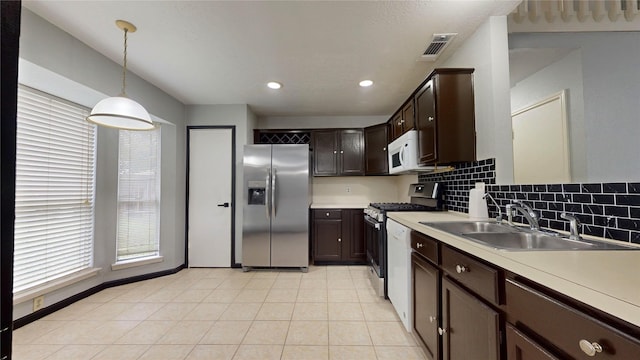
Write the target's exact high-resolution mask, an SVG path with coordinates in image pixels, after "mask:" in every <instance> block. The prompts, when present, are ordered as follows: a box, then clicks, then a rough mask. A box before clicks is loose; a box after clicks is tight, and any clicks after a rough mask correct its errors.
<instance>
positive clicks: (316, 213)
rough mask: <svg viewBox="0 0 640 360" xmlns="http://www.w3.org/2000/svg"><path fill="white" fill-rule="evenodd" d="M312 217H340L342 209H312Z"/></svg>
mask: <svg viewBox="0 0 640 360" xmlns="http://www.w3.org/2000/svg"><path fill="white" fill-rule="evenodd" d="M313 218H314V219H342V210H336V209H315V210H313Z"/></svg>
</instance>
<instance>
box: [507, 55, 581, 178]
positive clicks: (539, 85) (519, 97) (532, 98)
mask: <svg viewBox="0 0 640 360" xmlns="http://www.w3.org/2000/svg"><path fill="white" fill-rule="evenodd" d="M562 90H567V91H566V96H567V112H568V126H569V146H570V154H571V156H570V168H571V180H572V182H586V181H588V180H587V179H588V177H587V154H586V147H585V145H586V144H585V141H586V138H585V131H584V101H583V95H582V93H583V91H582V52H581V51H580V50H575V51H572V52H571V53H569V54H568V55H567V56H565V57H563V58H562V59H560V60H558V61H556V62H555V63H553V64H550V65H549V66H547V67H545V68H543V69H541V70H540V71H538V72H536V73H535V74H532V75H531V76H529V77H527V78H526V79H523V80H521V81H520V82H518V83H517V84H516V85H515V86H514V87H512V88H511V112H512V113H514V112H516V111H518V110H521V109H524V108H526V107H528V106H530V105H532V104H535V103H537V102H539V101H540V100H543V99H545V98H548V97H549V96H550V95H552V94H556V93H558V92H560V91H562ZM544 141H545V139H540V146H544Z"/></svg>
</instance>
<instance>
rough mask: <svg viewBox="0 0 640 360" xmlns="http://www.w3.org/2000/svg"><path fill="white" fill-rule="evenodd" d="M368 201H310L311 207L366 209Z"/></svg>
mask: <svg viewBox="0 0 640 360" xmlns="http://www.w3.org/2000/svg"><path fill="white" fill-rule="evenodd" d="M368 206H369V203H366V204H364V203H345V204H339V203H312V204H311V208H312V209H366V208H367V207H368Z"/></svg>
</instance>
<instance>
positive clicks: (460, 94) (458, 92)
mask: <svg viewBox="0 0 640 360" xmlns="http://www.w3.org/2000/svg"><path fill="white" fill-rule="evenodd" d="M415 104H416V106H415V107H416V114H417V116H416V130H417V131H418V147H419V149H418V155H419V161H420V163H421V164H451V163H457V162H466V161H475V160H476V129H475V116H474V114H475V112H474V100H473V69H436V70H434V71H433V72H432V73H431V74H430V75H429V77H428V78H427V80H426V81H425V83H424V85H423V86H422V87H421V88H420V90H418V92H417V93H416V96H415Z"/></svg>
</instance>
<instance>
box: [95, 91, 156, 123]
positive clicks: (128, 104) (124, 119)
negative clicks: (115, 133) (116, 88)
mask: <svg viewBox="0 0 640 360" xmlns="http://www.w3.org/2000/svg"><path fill="white" fill-rule="evenodd" d="M87 120H88V121H89V122H92V123H94V124H97V125H102V126H107V127H111V128H117V129H126V130H151V129H153V128H154V126H153V121H151V117H150V116H149V113H148V112H147V110H145V109H144V107H142V105H140V104H138V103H137V102H135V101H133V100H131V99H129V98H128V97H126V96H114V97H110V98H106V99H104V100H101V101H100V102H99V103H97V104H96V106H94V107H93V110H91V115H89V116H88V117H87Z"/></svg>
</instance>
